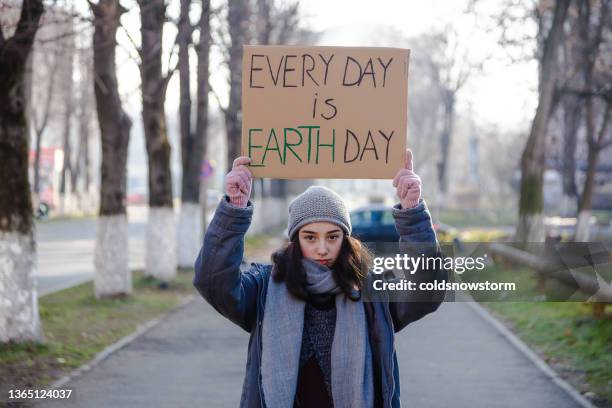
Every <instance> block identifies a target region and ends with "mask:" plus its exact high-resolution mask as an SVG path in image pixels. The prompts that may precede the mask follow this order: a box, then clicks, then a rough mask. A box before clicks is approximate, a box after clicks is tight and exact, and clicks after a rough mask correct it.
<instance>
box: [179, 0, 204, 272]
mask: <svg viewBox="0 0 612 408" xmlns="http://www.w3.org/2000/svg"><path fill="white" fill-rule="evenodd" d="M190 5H191V0H181V13H180V18H179V33H178V39H177V41H178V45H179V61H178V64H179V76H180V106H179V117H180V129H181V157H182V170H183V172H182V174H183V176H182V183H181V213H180V217H179V234H178V238H179V239H178V263H179V266H181V267H188V266H191V265H193V260H194V259H195V257H196V255H197V253H198V250H199V247H200V241H201V235H200V234H201V232H202V223H204V225H206V196H205V195H204V199H203V200H202V201H203V202H202V205H203V206H204V209H203V210H202V209H201V208H200V184H201V183H200V172H201V165H202V160H203V158H204V157H205V149H206V136H207V127H208V91H209V87H208V76H209V75H208V69H209V52H210V1H209V0H202V1H201V6H202V11H201V14H200V21H199V24H198V29H199V35H200V40H199V43H198V45H197V56H198V66H197V102H196V126H195V130H194V129H193V128H192V125H191V123H192V120H191V117H192V116H191V110H192V109H191V89H190V69H189V49H190V47H191V45H192V32H193V28H194V27H193V26H192V25H191V22H190V20H189V8H190Z"/></svg>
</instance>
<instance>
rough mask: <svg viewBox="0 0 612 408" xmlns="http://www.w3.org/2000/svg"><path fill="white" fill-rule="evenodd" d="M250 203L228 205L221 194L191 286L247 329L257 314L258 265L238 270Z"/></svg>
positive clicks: (248, 223) (250, 213) (248, 222)
mask: <svg viewBox="0 0 612 408" xmlns="http://www.w3.org/2000/svg"><path fill="white" fill-rule="evenodd" d="M252 214H253V205H252V204H251V202H249V203H248V205H247V207H246V208H239V207H235V206H233V205H231V204H230V203H229V201H228V198H227V196H226V197H224V198H223V199H222V200H221V202H220V203H219V205H218V206H217V210H216V211H215V215H214V216H213V219H212V220H211V222H210V225H209V227H208V229H207V231H206V235H205V237H204V244H203V245H202V248H201V249H200V253H199V254H198V257H197V259H196V261H195V277H194V279H193V285H194V286H195V287H196V289H197V290H198V292H199V293H200V295H202V297H203V298H204V299H205V300H206V301H207V302H208V303H210V305H211V306H212V307H214V308H215V310H217V311H218V312H219V313H221V314H222V315H223V316H225V317H226V318H228V319H229V320H231V321H232V322H234V323H236V324H237V325H238V326H240V327H242V328H243V329H244V330H246V331H247V332H250V331H251V329H252V327H253V326H254V324H255V320H256V316H257V293H258V289H257V287H258V285H257V281H256V277H255V275H256V274H257V273H259V268H260V265H258V264H251V266H250V269H248V270H245V271H241V269H240V265H241V263H242V256H243V252H244V235H245V234H246V231H247V230H248V228H249V226H250V224H251V216H252Z"/></svg>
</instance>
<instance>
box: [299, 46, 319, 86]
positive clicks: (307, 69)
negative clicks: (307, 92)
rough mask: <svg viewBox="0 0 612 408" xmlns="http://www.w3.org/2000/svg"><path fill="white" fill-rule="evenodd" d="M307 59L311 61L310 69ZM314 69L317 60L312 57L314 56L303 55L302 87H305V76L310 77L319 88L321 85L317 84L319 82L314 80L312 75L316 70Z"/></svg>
mask: <svg viewBox="0 0 612 408" xmlns="http://www.w3.org/2000/svg"><path fill="white" fill-rule="evenodd" d="M306 58H309V59H310V68H306ZM314 67H315V60H314V58H313V57H312V55H310V54H303V55H302V86H304V77H305V75H308V76H309V77H310V79H311V80H312V82H314V83H315V85H316V86H319V83H318V82H317V80H316V79H314V78H313V77H312V75H310V73H311V72H312V71H313V70H314Z"/></svg>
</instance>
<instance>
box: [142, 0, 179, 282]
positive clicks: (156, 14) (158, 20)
mask: <svg viewBox="0 0 612 408" xmlns="http://www.w3.org/2000/svg"><path fill="white" fill-rule="evenodd" d="M138 4H139V6H140V22H141V25H140V34H141V42H142V44H141V49H140V59H141V65H140V77H141V86H142V119H143V125H144V133H145V140H146V147H147V156H148V159H149V166H148V168H149V220H148V225H147V244H146V260H145V274H146V275H148V276H153V277H155V278H158V279H160V280H163V281H169V280H172V279H174V278H175V277H176V266H177V260H176V225H175V221H174V211H173V203H172V174H171V172H170V149H171V147H170V142H169V140H168V134H167V128H166V112H165V109H164V103H165V100H166V90H167V88H168V82H169V81H170V78H171V77H172V74H173V72H174V70H175V68H172V69H169V71H168V72H167V73H166V74H165V75H164V74H163V72H162V49H163V42H162V41H163V32H164V23H165V22H166V8H167V4H166V3H165V1H164V0H139V1H138Z"/></svg>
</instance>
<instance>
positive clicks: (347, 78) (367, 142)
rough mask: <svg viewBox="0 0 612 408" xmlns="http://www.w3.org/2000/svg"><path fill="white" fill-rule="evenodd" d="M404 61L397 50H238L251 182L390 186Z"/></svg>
mask: <svg viewBox="0 0 612 408" xmlns="http://www.w3.org/2000/svg"><path fill="white" fill-rule="evenodd" d="M408 59H409V50H405V49H397V48H361V47H359V48H357V47H285V46H245V47H244V57H243V65H242V67H243V72H242V95H243V97H242V112H243V118H242V154H243V155H246V156H249V157H251V159H252V160H251V165H250V166H251V171H252V172H253V175H254V176H256V177H273V178H392V177H393V176H394V175H395V173H396V172H397V170H398V169H400V168H401V167H402V166H403V164H404V157H405V153H404V152H405V148H406V131H407V112H408V106H407V105H408V84H407V82H408Z"/></svg>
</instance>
